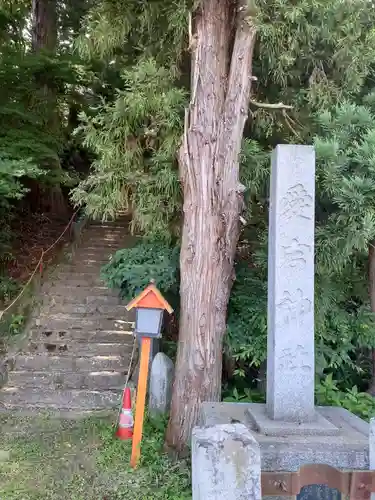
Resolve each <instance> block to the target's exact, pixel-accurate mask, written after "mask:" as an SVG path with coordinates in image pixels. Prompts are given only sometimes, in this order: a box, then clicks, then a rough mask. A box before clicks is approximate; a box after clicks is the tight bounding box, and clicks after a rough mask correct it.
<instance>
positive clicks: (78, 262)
mask: <svg viewBox="0 0 375 500" xmlns="http://www.w3.org/2000/svg"><path fill="white" fill-rule="evenodd" d="M109 262H110V256H106V257H105V258H104V259H101V260H99V259H96V260H94V259H80V258H79V257H76V258H74V259H73V260H72V261H71V262H70V263H69V264H65V267H64V269H63V270H64V272H73V273H76V272H80V273H90V274H93V273H97V272H98V270H99V272H100V271H101V269H102V267H103V266H105V265H106V264H108V263H109Z"/></svg>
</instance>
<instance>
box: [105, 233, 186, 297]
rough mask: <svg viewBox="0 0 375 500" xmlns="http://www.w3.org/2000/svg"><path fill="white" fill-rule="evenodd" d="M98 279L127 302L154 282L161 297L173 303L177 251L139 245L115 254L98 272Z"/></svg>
mask: <svg viewBox="0 0 375 500" xmlns="http://www.w3.org/2000/svg"><path fill="white" fill-rule="evenodd" d="M102 276H103V278H104V279H105V280H106V282H107V284H108V286H109V287H111V288H117V289H120V293H121V296H122V297H123V298H125V299H126V300H130V299H131V298H134V297H135V296H136V295H138V294H139V293H140V292H141V291H142V290H143V289H144V288H145V287H146V286H147V285H148V284H149V283H150V280H152V279H153V280H155V284H156V286H157V287H158V288H159V290H160V291H161V292H162V294H163V295H164V296H165V297H172V298H173V302H176V298H177V297H178V291H179V248H178V247H170V246H168V245H165V244H163V243H159V242H143V241H141V242H140V243H138V244H137V245H136V246H135V247H133V248H125V249H123V250H119V251H117V252H116V253H115V254H114V256H113V257H112V259H111V261H110V262H109V263H108V264H106V265H105V266H104V267H103V268H102Z"/></svg>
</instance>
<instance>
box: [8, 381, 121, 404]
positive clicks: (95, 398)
mask: <svg viewBox="0 0 375 500" xmlns="http://www.w3.org/2000/svg"><path fill="white" fill-rule="evenodd" d="M0 399H1V402H2V404H3V405H4V406H5V407H17V406H18V407H21V408H22V407H25V408H28V407H33V408H40V409H43V408H53V409H57V408H61V409H67V408H71V409H74V410H77V409H82V410H95V409H98V410H100V409H104V408H113V407H116V406H118V405H119V404H120V401H121V391H116V392H114V391H88V390H83V391H82V390H68V389H66V390H56V389H44V390H43V389H39V388H38V389H35V388H33V389H31V388H26V389H19V388H12V387H8V386H7V387H6V388H3V389H0Z"/></svg>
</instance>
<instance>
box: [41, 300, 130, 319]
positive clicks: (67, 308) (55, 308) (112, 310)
mask: <svg viewBox="0 0 375 500" xmlns="http://www.w3.org/2000/svg"><path fill="white" fill-rule="evenodd" d="M45 314H46V315H47V314H50V315H53V316H55V315H57V314H64V316H70V315H77V317H78V315H80V316H86V317H87V316H98V315H103V316H104V317H110V318H114V319H122V318H124V317H126V310H125V306H123V305H107V304H104V305H103V304H100V303H99V304H98V303H96V302H91V303H90V304H87V303H83V304H66V303H65V304H64V303H63V304H62V303H59V302H54V303H52V304H51V305H50V306H49V307H46V308H45Z"/></svg>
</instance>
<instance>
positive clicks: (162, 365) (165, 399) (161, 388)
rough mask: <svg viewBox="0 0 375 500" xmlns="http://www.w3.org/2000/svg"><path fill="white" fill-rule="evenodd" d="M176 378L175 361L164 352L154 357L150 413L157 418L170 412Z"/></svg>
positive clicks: (151, 376)
mask: <svg viewBox="0 0 375 500" xmlns="http://www.w3.org/2000/svg"><path fill="white" fill-rule="evenodd" d="M173 377H174V365H173V361H172V360H171V359H170V358H168V356H166V355H165V354H164V353H163V352H159V353H158V354H156V356H155V357H154V360H153V362H152V365H151V374H150V385H149V412H150V415H151V416H153V417H155V416H157V415H163V414H166V413H168V412H169V407H170V404H171V397H172V386H173Z"/></svg>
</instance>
